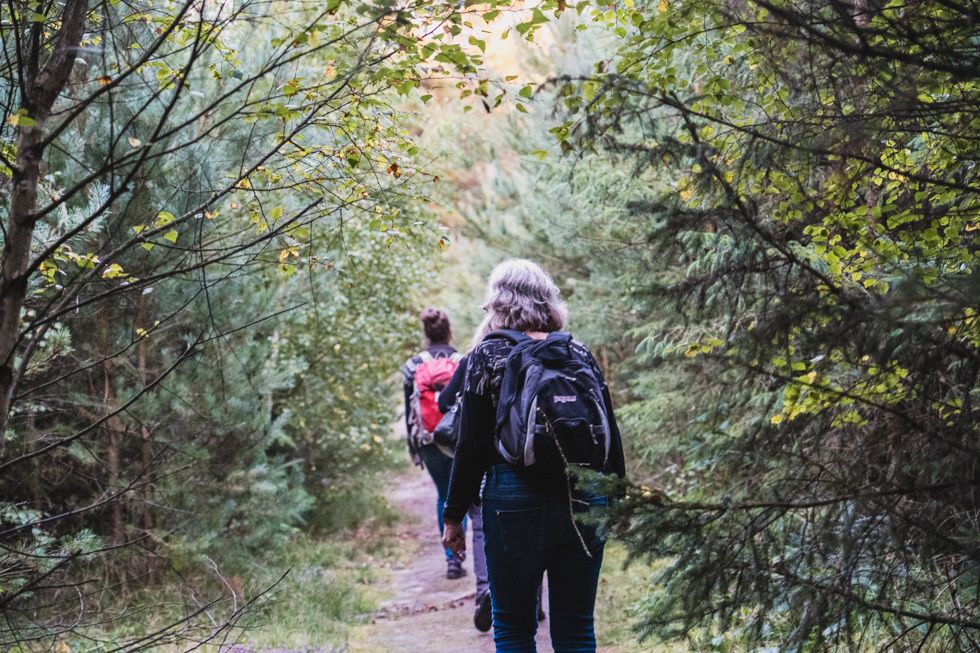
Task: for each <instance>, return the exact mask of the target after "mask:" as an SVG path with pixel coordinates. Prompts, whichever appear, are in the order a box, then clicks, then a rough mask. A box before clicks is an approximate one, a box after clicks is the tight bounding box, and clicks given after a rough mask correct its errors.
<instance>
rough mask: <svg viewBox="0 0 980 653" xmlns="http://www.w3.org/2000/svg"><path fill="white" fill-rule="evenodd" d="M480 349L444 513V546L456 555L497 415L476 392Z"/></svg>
mask: <svg viewBox="0 0 980 653" xmlns="http://www.w3.org/2000/svg"><path fill="white" fill-rule="evenodd" d="M478 352H479V350H477V351H476V352H474V353H473V354H471V355H470V361H469V365H468V367H469V368H470V369H469V372H468V373H467V375H466V380H465V382H464V388H465V389H464V390H463V403H462V406H461V412H460V415H459V420H460V424H459V441H458V442H457V444H456V452H455V456H454V457H453V468H452V474H451V476H450V480H449V496H448V497H447V499H446V507H445V510H443V521H444V522H445V530H444V533H443V543H444V544H445V545H446V546H447V547H449V548H450V549H452V550H453V551H454V552H457V551H462V550H463V549H465V548H466V541H465V538H464V537H463V529H462V526H461V524H462V521H463V517H464V516H465V515H466V511H467V510H468V509H469V507H470V506H471V505H472V504H474V503H478V502H479V500H480V483H481V481H482V480H483V474H484V472H485V471H486V468H487V461H488V460H490V458H491V456H492V453H493V430H494V424H495V423H496V413H495V411H494V407H493V402H492V400H491V399H490V395H489V394H488V393H487V392H486V389H485V388H480V390H481V391H479V392H478V391H477V388H478V386H482V385H484V384H479V383H476V382H474V379H475V378H476V377H477V376H479V375H480V374H482V372H481V360H480V359H479V356H478Z"/></svg>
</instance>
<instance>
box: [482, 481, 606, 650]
mask: <svg viewBox="0 0 980 653" xmlns="http://www.w3.org/2000/svg"><path fill="white" fill-rule="evenodd" d="M577 498H580V499H582V500H584V501H585V502H586V503H587V504H588V507H586V506H582V508H581V509H577V510H581V511H582V512H584V511H586V510H588V509H589V507H592V506H603V505H607V500H606V498H605V497H596V496H588V495H583V496H579V497H577ZM483 530H484V534H485V536H486V552H487V566H488V568H489V572H490V596H491V602H492V605H493V640H494V643H495V644H496V646H497V651H498V653H534V652H535V650H536V649H535V645H534V634H535V632H536V631H537V628H538V621H537V615H536V598H537V591H538V587H539V586H540V585H541V579H542V576H543V575H544V573H545V572H547V574H548V594H549V618H550V624H551V643H552V646H553V647H554V649H555V653H573V652H574V653H580V652H588V653H594V651H595V650H596V642H595V629H594V619H593V613H594V611H595V597H596V588H597V586H598V584H599V570H600V568H601V567H602V552H603V546H604V541H603V540H602V538H601V537H600V536H599V534H598V532H597V529H596V527H595V526H588V525H584V524H581V523H579V524H578V533H576V529H575V526H574V525H573V522H572V516H571V514H570V513H569V501H568V497H567V496H555V495H554V494H553V493H548V494H545V493H542V492H541V491H539V490H536V489H535V488H533V487H531V486H529V485H528V484H527V483H525V482H524V481H523V480H521V479H520V478H519V477H518V476H517V474H516V473H515V472H514V470H513V469H512V468H511V467H509V466H507V465H496V466H494V467H493V468H492V469H491V470H490V472H489V473H488V475H487V483H486V487H485V488H484V491H483ZM579 533H580V534H581V537H582V539H581V540H580V538H579ZM582 540H584V547H583V541H582ZM586 548H587V549H588V551H589V553H588V554H587V553H586V552H585V549H586ZM590 554H591V555H590Z"/></svg>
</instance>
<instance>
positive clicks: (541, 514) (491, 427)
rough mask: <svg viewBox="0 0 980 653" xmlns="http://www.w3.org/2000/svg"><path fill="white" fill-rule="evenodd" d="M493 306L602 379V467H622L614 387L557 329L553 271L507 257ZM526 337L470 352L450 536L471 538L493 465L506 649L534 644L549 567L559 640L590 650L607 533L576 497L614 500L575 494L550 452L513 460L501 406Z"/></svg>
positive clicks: (497, 597)
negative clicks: (500, 436) (505, 447)
mask: <svg viewBox="0 0 980 653" xmlns="http://www.w3.org/2000/svg"><path fill="white" fill-rule="evenodd" d="M484 310H486V311H487V312H488V313H489V326H490V328H491V329H494V330H510V331H511V332H521V333H523V334H524V336H527V337H528V338H531V339H534V340H537V341H542V340H547V341H549V342H548V343H542V344H543V345H545V346H549V347H555V348H558V349H560V348H562V347H564V348H565V349H564V355H565V356H567V357H568V358H571V359H575V362H576V363H578V364H581V365H582V366H583V367H584V369H587V370H588V371H589V374H591V375H592V376H593V377H594V378H595V379H598V381H599V383H600V384H601V388H602V403H603V404H604V406H603V408H604V411H605V414H606V416H607V418H608V435H609V440H608V442H609V446H608V452H607V454H608V455H607V457H606V461H605V462H604V463H603V464H601V465H597V466H596V467H597V468H598V469H597V471H599V472H603V473H613V474H618V475H620V476H622V475H623V474H624V471H625V470H624V462H623V449H622V442H621V439H620V434H619V429H618V427H617V426H616V420H615V417H614V416H613V412H612V405H611V402H610V399H609V392H608V390H607V389H606V387H605V383H604V382H603V381H602V373H601V371H600V370H599V367H598V365H597V364H596V362H595V359H594V358H593V357H592V354H591V353H590V352H589V350H588V349H587V348H586V347H585V346H584V345H582V344H581V343H579V342H577V341H574V340H572V339H571V338H570V337H569V336H568V335H567V334H560V333H556V332H560V330H561V329H563V328H564V326H565V321H566V319H567V312H566V309H565V306H564V304H563V303H562V302H561V300H560V299H559V291H558V287H557V286H556V285H555V284H554V282H553V281H552V280H551V277H549V276H548V274H547V273H545V272H544V270H542V269H541V268H540V267H539V266H537V265H536V264H534V263H532V262H530V261H526V260H509V261H505V262H503V263H501V264H500V265H498V266H497V267H496V269H494V271H493V273H492V274H491V275H490V280H489V293H488V297H487V301H486V303H485V304H484ZM492 335H493V334H491V336H492ZM524 336H521V338H522V340H524V341H525V342H526V341H527V338H525V337H524ZM532 344H533V343H532ZM519 346H521V345H518V344H517V343H515V340H514V339H513V338H509V337H488V338H487V339H485V340H484V341H483V342H482V343H481V344H480V345H479V346H478V347H477V348H476V349H474V350H473V352H472V353H471V354H470V359H469V364H468V366H467V373H466V380H465V384H464V390H463V403H462V412H461V415H460V420H461V424H460V427H461V428H460V439H459V443H458V445H457V447H456V456H455V459H454V462H453V470H452V476H451V480H450V487H449V497H448V499H447V501H446V508H445V511H444V520H445V524H446V528H445V533H444V539H443V541H444V543H445V544H446V545H447V546H449V547H450V548H452V549H454V550H461V549H462V548H463V546H464V544H463V542H464V540H463V538H462V529H461V527H460V523H461V522H462V520H463V516H464V515H465V514H466V510H467V508H468V507H469V506H470V505H471V504H472V503H475V502H477V501H478V499H479V496H478V495H479V490H480V482H481V479H482V478H483V476H484V473H485V474H486V485H485V488H484V490H483V497H482V499H483V502H482V505H483V522H484V534H485V537H486V555H487V566H488V568H489V578H490V593H491V597H492V604H493V626H494V642H495V644H496V648H497V651H498V652H508V653H511V652H520V653H529V652H530V653H533V651H535V644H534V634H535V631H536V630H537V619H536V610H535V599H536V592H537V588H538V586H539V585H540V583H541V579H542V576H543V574H544V573H545V572H547V574H548V588H549V596H550V601H549V614H550V618H551V640H552V645H553V646H554V650H555V651H556V653H569V652H572V651H576V652H580V651H589V652H591V651H595V648H596V643H595V630H594V626H593V621H594V620H593V612H594V609H595V597H596V587H597V585H598V581H599V570H600V567H601V565H602V551H603V545H604V542H603V540H602V539H601V537H600V536H599V534H598V532H597V531H596V529H595V528H594V527H589V526H584V525H578V526H576V524H575V523H574V522H573V519H572V516H571V515H570V514H569V504H570V498H572V499H574V505H575V506H576V511H587V510H588V509H590V508H591V507H593V506H601V505H605V504H606V498H605V497H601V496H595V495H593V494H589V493H588V492H584V491H581V490H576V491H575V496H574V497H569V491H570V486H569V482H568V479H567V476H566V470H565V468H564V467H563V466H562V465H560V464H548V463H547V461H545V460H541V461H538V462H537V463H535V464H530V465H528V466H520V465H511V464H508V463H507V461H506V460H505V459H504V457H503V456H502V455H501V453H500V452H499V451H498V448H497V446H496V441H495V439H496V436H497V432H496V428H495V424H497V419H496V412H497V411H496V409H497V405H498V403H499V402H500V401H501V387H502V386H503V381H504V374H505V370H506V368H507V361H508V356H509V355H510V354H511V352H512V351H514V350H515V347H519Z"/></svg>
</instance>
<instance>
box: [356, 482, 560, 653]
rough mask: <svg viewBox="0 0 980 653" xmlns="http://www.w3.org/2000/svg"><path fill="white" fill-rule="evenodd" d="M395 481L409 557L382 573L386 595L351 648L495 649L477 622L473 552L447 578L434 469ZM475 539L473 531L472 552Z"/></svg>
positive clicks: (379, 585) (425, 652) (484, 652)
mask: <svg viewBox="0 0 980 653" xmlns="http://www.w3.org/2000/svg"><path fill="white" fill-rule="evenodd" d="M390 487H391V488H392V489H391V491H390V492H389V493H388V496H387V498H388V502H389V503H390V504H391V506H392V508H394V509H395V510H396V511H397V512H398V513H399V514H400V515H403V519H402V522H401V524H400V525H399V527H398V529H397V533H396V537H397V539H398V547H399V549H400V550H401V551H402V552H403V553H404V554H405V555H403V556H399V557H400V558H401V559H402V560H404V561H405V563H404V564H401V565H398V564H395V565H393V566H392V570H391V572H390V573H386V574H383V575H379V577H378V579H377V581H376V582H375V585H376V587H375V589H376V590H378V591H380V592H382V593H383V595H384V596H385V598H384V599H383V601H382V603H381V605H380V607H379V609H378V611H377V613H376V614H375V616H374V619H373V620H372V621H371V623H368V624H364V625H363V626H359V627H358V628H356V629H355V632H354V633H353V636H352V638H351V648H350V650H351V652H352V653H381V652H388V651H391V652H393V653H394V652H397V653H492V651H493V650H494V647H493V638H492V636H491V633H481V632H479V631H477V630H476V628H474V627H473V607H474V603H473V600H474V595H475V589H476V581H475V578H474V576H473V563H472V559H471V557H467V560H466V563H465V567H466V570H467V572H468V573H467V575H466V576H465V577H464V578H462V579H459V580H447V579H446V563H445V561H444V559H443V553H442V547H441V545H440V544H439V541H438V536H437V535H438V531H437V528H436V522H435V519H436V518H435V501H436V491H435V487H434V486H433V484H432V482H431V481H430V479H429V476H428V474H426V473H425V472H423V471H421V470H417V469H412V470H410V471H408V472H406V473H405V474H403V475H400V476H399V477H397V478H395V479H393V482H392V483H391V486H390ZM469 540H470V537H469V533H467V551H468V552H469V551H472V542H470V541H469ZM541 625H542V628H541V629H539V630H538V637H537V640H538V651H540V652H542V653H546V652H548V651H551V650H552V649H551V646H550V644H549V643H548V635H547V625H548V622H547V621H545V622H544V623H542V624H541ZM491 632H492V631H491Z"/></svg>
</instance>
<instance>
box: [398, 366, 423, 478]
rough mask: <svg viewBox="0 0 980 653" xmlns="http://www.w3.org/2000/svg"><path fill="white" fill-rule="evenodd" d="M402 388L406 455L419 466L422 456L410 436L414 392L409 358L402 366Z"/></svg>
mask: <svg viewBox="0 0 980 653" xmlns="http://www.w3.org/2000/svg"><path fill="white" fill-rule="evenodd" d="M402 389H403V391H404V393H405V434H406V439H407V441H408V455H409V457H410V458H411V459H412V463H413V464H415V465H418V466H419V467H421V466H422V457H421V456H420V455H419V452H418V450H417V449H416V448H415V444H414V438H412V431H413V429H414V428H415V425H414V424H413V423H412V395H413V394H415V365H413V361H412V359H409V360H408V362H407V363H405V366H404V367H403V368H402Z"/></svg>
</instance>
